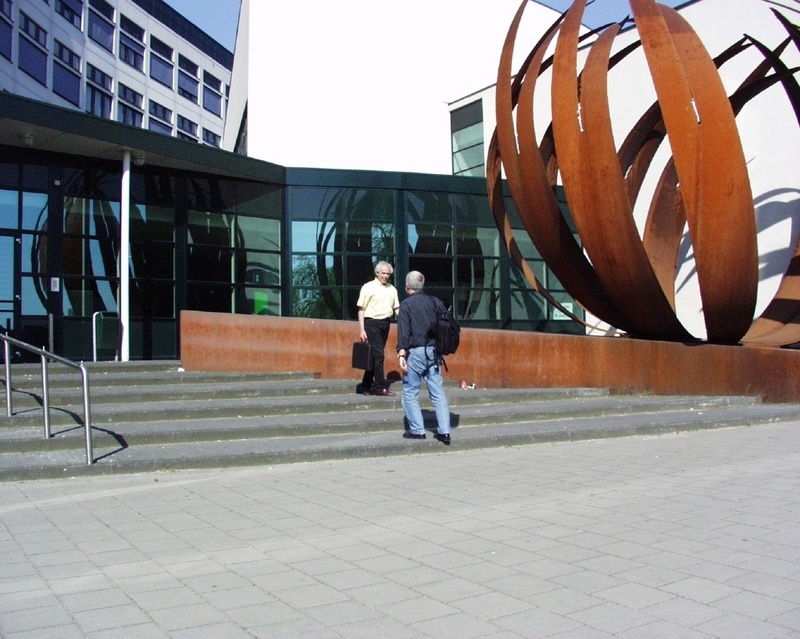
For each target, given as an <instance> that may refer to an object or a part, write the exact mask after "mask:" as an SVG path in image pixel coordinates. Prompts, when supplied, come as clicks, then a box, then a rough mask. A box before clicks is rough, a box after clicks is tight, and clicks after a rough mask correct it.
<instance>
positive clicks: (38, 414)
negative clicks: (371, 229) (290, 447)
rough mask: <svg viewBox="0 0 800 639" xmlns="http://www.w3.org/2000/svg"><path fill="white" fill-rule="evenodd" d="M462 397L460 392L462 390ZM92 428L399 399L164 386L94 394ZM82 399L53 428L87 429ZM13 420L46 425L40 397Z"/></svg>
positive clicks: (304, 384) (376, 404)
mask: <svg viewBox="0 0 800 639" xmlns="http://www.w3.org/2000/svg"><path fill="white" fill-rule="evenodd" d="M447 388H448V392H449V393H450V395H452V396H453V401H454V402H456V404H455V405H459V403H461V404H463V403H477V404H497V403H513V402H517V401H525V400H528V399H531V398H534V399H537V398H538V399H540V400H545V399H554V398H565V397H580V396H596V395H603V394H607V391H605V390H603V389H533V390H531V389H482V390H480V391H478V390H474V391H473V390H470V391H464V392H459V393H454V391H455V390H456V386H454V385H448V387H447ZM458 390H459V391H460V390H461V389H458ZM90 401H91V406H90V409H91V421H92V424H93V425H101V424H114V423H120V422H151V421H164V420H178V419H180V420H189V419H195V420H204V419H211V418H240V417H260V416H267V415H276V414H283V415H285V414H292V413H300V414H302V413H331V412H351V413H352V412H357V413H359V412H364V411H371V410H375V409H382V408H387V407H388V408H400V407H401V398H400V395H399V394H398V395H396V396H395V397H372V396H367V397H365V396H363V395H361V394H357V393H355V383H354V382H352V381H347V380H325V381H323V380H294V381H280V382H277V381H258V382H251V383H244V382H234V383H229V384H220V383H218V384H205V383H203V384H191V383H181V384H164V385H161V386H159V387H156V388H152V387H150V386H148V387H145V388H142V387H130V388H125V389H122V388H119V387H114V388H111V389H109V388H101V387H98V386H97V385H95V386H92V387H91V390H90ZM82 402H83V398H82V394H81V393H80V392H78V393H71V394H61V393H51V394H50V408H51V410H50V422H51V425H52V426H72V425H75V424H82V423H83V419H84V416H83V403H82ZM13 409H14V414H13V415H12V417H10V418H9V417H7V416H2V417H0V428H2V427H6V426H10V427H18V426H38V425H41V424H42V423H43V419H44V417H43V409H42V403H41V397H40V396H39V395H35V394H26V393H19V392H15V393H14V395H13Z"/></svg>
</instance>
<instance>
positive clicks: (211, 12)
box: [166, 0, 685, 51]
mask: <svg viewBox="0 0 800 639" xmlns="http://www.w3.org/2000/svg"><path fill="white" fill-rule="evenodd" d="M257 1H260V2H265V1H266V0H257ZM324 1H327V0H324ZM470 1H473V2H474V1H475V0H470ZM485 1H486V2H491V0H485ZM538 1H539V2H540V3H541V4H543V5H545V6H547V7H551V8H553V9H556V10H557V11H566V10H567V9H568V8H569V6H570V5H571V4H572V0H538ZM431 2H436V0H431ZM683 2H685V0H661V4H665V5H667V6H669V7H675V6H677V5H679V4H682V3H683ZM166 3H167V4H168V5H170V6H171V7H172V8H173V9H175V10H176V11H178V13H180V14H181V15H183V16H184V17H185V18H187V19H189V20H190V21H191V22H194V24H196V25H197V26H198V27H200V28H201V29H202V30H203V31H205V32H206V33H207V34H208V35H210V36H211V37H212V38H214V39H215V40H216V41H217V42H219V43H220V44H221V45H222V46H224V47H225V48H226V49H228V50H229V51H233V49H234V46H235V44H236V27H237V25H238V22H239V3H240V0H166ZM629 14H630V6H629V4H628V0H594V2H592V3H591V4H590V5H589V6H588V7H587V8H586V13H585V15H584V24H586V25H587V26H589V27H597V26H601V25H603V24H607V23H609V22H616V21H618V20H621V19H622V18H624V17H625V16H627V15H629Z"/></svg>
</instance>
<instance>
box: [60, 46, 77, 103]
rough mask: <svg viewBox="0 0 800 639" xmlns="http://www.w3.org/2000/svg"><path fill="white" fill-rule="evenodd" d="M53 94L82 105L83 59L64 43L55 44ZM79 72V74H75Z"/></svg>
mask: <svg viewBox="0 0 800 639" xmlns="http://www.w3.org/2000/svg"><path fill="white" fill-rule="evenodd" d="M53 54H54V56H55V58H56V59H55V60H53V93H55V94H56V95H60V96H61V97H62V98H64V99H65V100H67V101H69V102H71V103H72V104H74V105H75V106H77V107H79V106H80V105H81V76H80V72H81V58H80V56H79V55H78V54H76V53H75V52H74V51H72V50H71V49H70V48H69V47H67V46H65V45H64V44H63V43H61V42H59V41H58V40H55V41H54V42H53ZM62 63H63V64H62ZM76 71H77V73H75V72H76Z"/></svg>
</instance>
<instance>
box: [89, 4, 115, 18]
mask: <svg viewBox="0 0 800 639" xmlns="http://www.w3.org/2000/svg"><path fill="white" fill-rule="evenodd" d="M89 6H90V7H92V9H94V10H95V11H97V12H98V13H99V14H100V15H102V16H104V17H105V18H107V19H108V20H109V22H114V7H112V6H111V5H110V4H108V2H106V0H89Z"/></svg>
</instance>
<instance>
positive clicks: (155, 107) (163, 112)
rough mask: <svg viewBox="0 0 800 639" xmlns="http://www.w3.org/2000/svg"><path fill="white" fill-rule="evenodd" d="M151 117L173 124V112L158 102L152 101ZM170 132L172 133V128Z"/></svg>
mask: <svg viewBox="0 0 800 639" xmlns="http://www.w3.org/2000/svg"><path fill="white" fill-rule="evenodd" d="M149 110H150V115H152V116H153V117H154V118H158V119H159V120H162V121H164V122H169V123H170V124H172V111H170V110H169V109H168V108H167V107H165V106H163V105H161V104H159V103H158V102H154V101H153V100H150V109H149ZM169 130H170V132H172V127H170V129H169Z"/></svg>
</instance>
